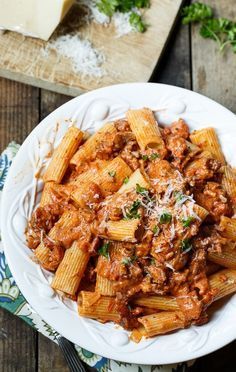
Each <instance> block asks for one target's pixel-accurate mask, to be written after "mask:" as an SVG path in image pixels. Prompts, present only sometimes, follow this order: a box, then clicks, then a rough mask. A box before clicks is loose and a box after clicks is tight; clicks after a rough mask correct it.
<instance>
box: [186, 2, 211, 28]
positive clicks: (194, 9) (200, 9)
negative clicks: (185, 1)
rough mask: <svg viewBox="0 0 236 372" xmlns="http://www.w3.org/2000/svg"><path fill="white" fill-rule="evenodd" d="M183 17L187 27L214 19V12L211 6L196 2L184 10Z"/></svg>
mask: <svg viewBox="0 0 236 372" xmlns="http://www.w3.org/2000/svg"><path fill="white" fill-rule="evenodd" d="M182 16H183V19H182V22H183V24H185V25H186V24H188V23H191V22H200V21H203V20H205V19H208V18H212V16H213V12H212V9H211V7H210V6H209V5H206V4H202V3H199V2H196V3H193V4H191V5H189V6H186V7H184V8H183V10H182Z"/></svg>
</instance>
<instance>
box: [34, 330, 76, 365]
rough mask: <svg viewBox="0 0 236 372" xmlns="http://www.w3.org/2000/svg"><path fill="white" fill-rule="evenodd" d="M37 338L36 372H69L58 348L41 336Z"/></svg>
mask: <svg viewBox="0 0 236 372" xmlns="http://www.w3.org/2000/svg"><path fill="white" fill-rule="evenodd" d="M38 337H39V339H38V372H51V371H53V372H69V368H68V366H67V363H66V361H65V359H64V357H63V355H62V352H61V350H60V348H59V346H58V345H57V344H55V343H54V342H52V341H51V340H49V339H48V338H46V337H44V336H43V335H41V334H39V335H38ZM32 372H33V371H32Z"/></svg>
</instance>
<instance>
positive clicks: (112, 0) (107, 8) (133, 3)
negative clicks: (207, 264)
mask: <svg viewBox="0 0 236 372" xmlns="http://www.w3.org/2000/svg"><path fill="white" fill-rule="evenodd" d="M97 7H98V10H99V11H100V12H101V13H104V14H106V15H107V16H108V17H112V16H113V14H114V13H116V12H120V13H130V17H129V22H130V24H131V26H133V28H135V29H136V30H137V31H139V32H144V31H145V30H146V28H147V25H146V24H145V23H144V21H143V19H142V16H141V15H140V14H139V13H138V12H137V11H136V10H137V9H141V8H149V7H150V0H99V1H98V2H97Z"/></svg>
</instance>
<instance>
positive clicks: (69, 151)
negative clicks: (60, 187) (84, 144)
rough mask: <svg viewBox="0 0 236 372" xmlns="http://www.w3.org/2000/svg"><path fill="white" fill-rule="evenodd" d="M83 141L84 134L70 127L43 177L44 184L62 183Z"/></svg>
mask: <svg viewBox="0 0 236 372" xmlns="http://www.w3.org/2000/svg"><path fill="white" fill-rule="evenodd" d="M82 139H83V132H81V131H80V130H79V129H78V128H76V127H70V128H69V129H68V131H67V132H66V134H65V136H64V138H63V139H62V141H61V143H60V145H59V146H58V147H57V148H56V150H55V151H54V153H53V157H52V160H51V161H50V164H49V166H48V167H47V170H46V172H45V174H44V176H43V180H44V182H48V181H54V182H56V183H60V182H61V180H62V178H63V176H64V174H65V172H66V170H67V168H68V165H69V162H70V159H71V157H72V156H73V155H74V153H75V151H76V150H77V148H78V146H79V145H80V143H81V141H82Z"/></svg>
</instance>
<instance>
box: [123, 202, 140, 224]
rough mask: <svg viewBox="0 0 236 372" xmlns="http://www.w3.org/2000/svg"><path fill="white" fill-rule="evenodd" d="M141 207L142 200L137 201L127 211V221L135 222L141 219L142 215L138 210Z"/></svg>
mask: <svg viewBox="0 0 236 372" xmlns="http://www.w3.org/2000/svg"><path fill="white" fill-rule="evenodd" d="M140 205H141V202H140V200H135V201H134V202H133V204H132V205H131V207H130V208H129V210H128V211H125V218H124V219H125V220H133V219H138V218H140V214H139V213H138V209H139V207H140Z"/></svg>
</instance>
